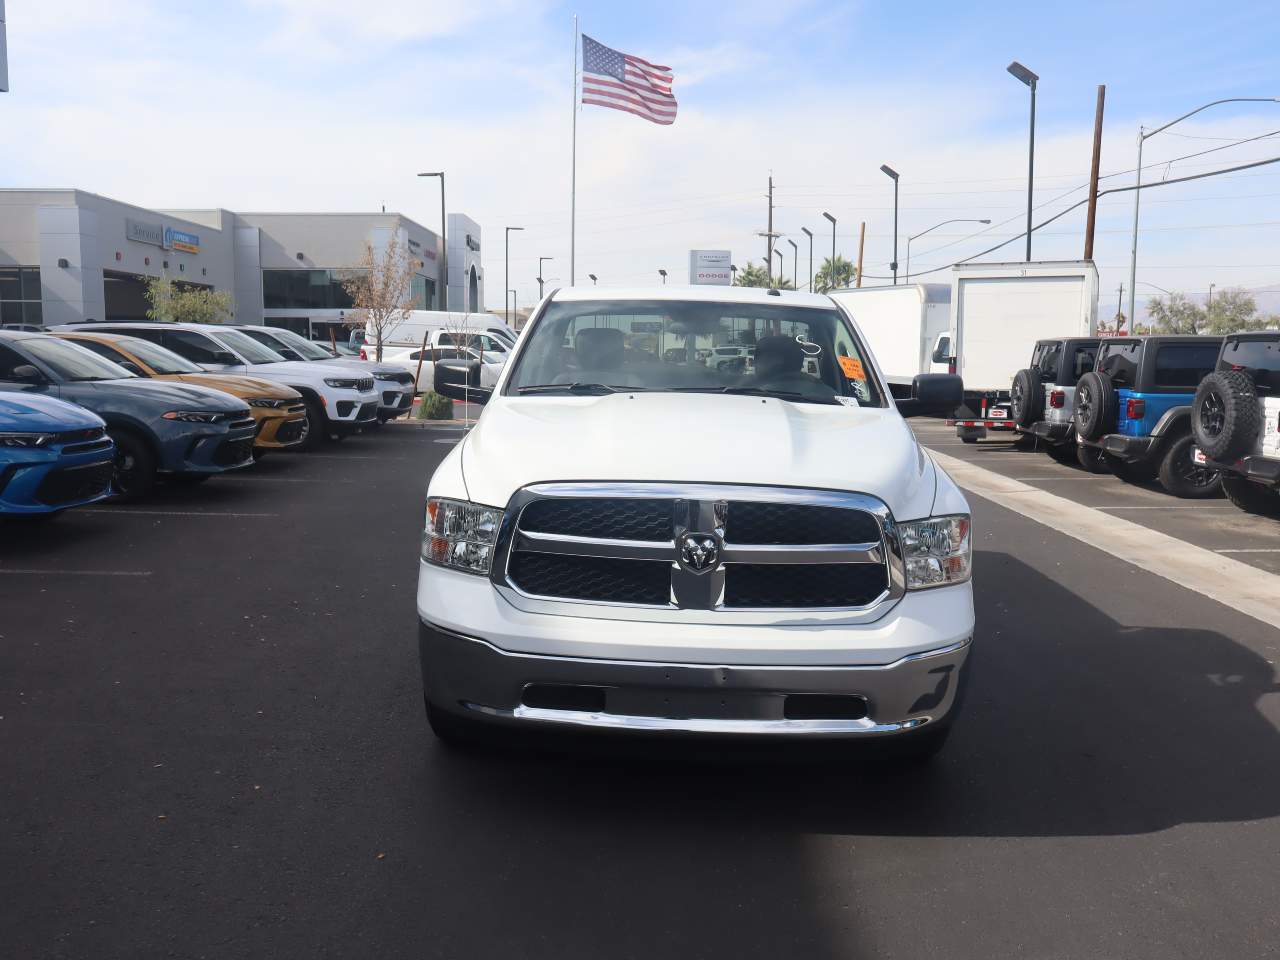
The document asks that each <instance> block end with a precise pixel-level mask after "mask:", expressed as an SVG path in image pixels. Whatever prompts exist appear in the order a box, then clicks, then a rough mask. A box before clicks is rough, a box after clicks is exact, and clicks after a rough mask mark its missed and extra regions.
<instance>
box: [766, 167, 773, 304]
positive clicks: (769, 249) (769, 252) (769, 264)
mask: <svg viewBox="0 0 1280 960" xmlns="http://www.w3.org/2000/svg"><path fill="white" fill-rule="evenodd" d="M764 268H765V269H766V270H767V271H769V279H770V280H772V279H773V174H770V175H769V225H768V226H767V227H765V238H764Z"/></svg>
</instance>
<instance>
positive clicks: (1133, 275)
mask: <svg viewBox="0 0 1280 960" xmlns="http://www.w3.org/2000/svg"><path fill="white" fill-rule="evenodd" d="M1220 103H1280V97H1227V98H1226V99H1223V100H1212V101H1210V102H1209V103H1206V104H1205V105H1204V106H1202V107H1196V108H1195V109H1194V110H1191V111H1188V112H1187V113H1184V114H1183V115H1182V116H1180V117H1176V118H1175V119H1173V120H1170V121H1169V122H1168V123H1166V124H1165V125H1164V126H1162V127H1156V128H1155V129H1154V130H1152V131H1151V132H1150V133H1147V132H1146V128H1144V127H1138V179H1137V189H1135V190H1134V191H1133V242H1132V244H1131V245H1130V248H1129V329H1130V330H1132V329H1133V311H1134V309H1135V301H1136V300H1137V297H1136V296H1134V290H1133V287H1134V284H1135V283H1136V282H1137V279H1138V201H1139V198H1140V197H1141V196H1142V144H1143V143H1144V142H1146V141H1147V140H1148V139H1149V138H1151V137H1154V136H1155V135H1156V134H1157V133H1159V132H1160V131H1161V130H1168V129H1169V128H1170V127H1172V126H1173V125H1174V124H1175V123H1181V122H1182V121H1183V120H1185V119H1187V117H1191V116H1195V115H1196V114H1197V113H1199V112H1200V111H1201V110H1208V109H1209V108H1210V107H1216V106H1217V105H1218V104H1220Z"/></svg>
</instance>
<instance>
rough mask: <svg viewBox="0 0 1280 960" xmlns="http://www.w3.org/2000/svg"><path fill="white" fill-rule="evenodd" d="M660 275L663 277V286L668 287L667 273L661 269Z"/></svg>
mask: <svg viewBox="0 0 1280 960" xmlns="http://www.w3.org/2000/svg"><path fill="white" fill-rule="evenodd" d="M658 275H659V276H660V277H662V285H663V286H664V287H665V286H666V285H667V271H665V270H661V269H660V270H659V271H658Z"/></svg>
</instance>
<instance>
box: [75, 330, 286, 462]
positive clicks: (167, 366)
mask: <svg viewBox="0 0 1280 960" xmlns="http://www.w3.org/2000/svg"><path fill="white" fill-rule="evenodd" d="M56 336H59V337H62V338H63V339H64V340H70V341H72V342H73V343H77V344H79V345H80V346H82V347H84V348H86V349H88V350H92V351H93V352H94V353H96V354H98V356H100V357H104V358H105V359H107V360H110V361H111V362H112V363H118V364H120V365H121V366H122V367H124V368H125V369H126V370H128V371H129V372H130V373H136V374H137V375H139V376H142V377H151V378H154V379H156V380H177V381H180V382H182V383H190V384H194V385H196V386H200V387H210V388H212V389H214V390H221V391H223V392H224V393H229V394H231V395H232V396H233V397H239V398H240V399H241V400H243V401H244V402H245V403H247V404H249V412H250V413H252V414H253V419H254V420H256V421H257V422H258V433H257V435H256V436H255V437H254V440H253V453H254V456H255V457H261V456H262V454H263V453H264V452H266V451H267V450H281V449H284V448H287V447H296V446H298V445H299V444H301V443H302V441H303V440H305V439H306V437H307V408H306V405H305V404H304V403H303V402H302V394H300V393H298V391H297V390H294V389H293V388H291V387H286V386H283V385H282V384H278V383H272V382H270V381H269V380H259V379H257V378H256V377H240V376H231V375H228V374H221V373H208V372H207V371H205V370H202V369H201V368H200V367H198V366H196V365H195V364H194V363H192V362H191V361H190V360H187V359H186V358H185V357H180V356H178V354H176V353H174V352H173V351H172V350H166V349H165V348H164V347H162V346H160V345H159V344H156V343H152V342H151V341H149V340H143V339H141V338H139V337H126V336H121V335H120V334H115V333H92V332H89V331H85V330H76V331H74V332H68V333H58V334H56Z"/></svg>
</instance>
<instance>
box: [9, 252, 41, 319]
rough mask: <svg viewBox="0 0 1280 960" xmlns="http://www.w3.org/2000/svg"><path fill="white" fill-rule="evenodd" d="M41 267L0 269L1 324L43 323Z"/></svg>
mask: <svg viewBox="0 0 1280 960" xmlns="http://www.w3.org/2000/svg"><path fill="white" fill-rule="evenodd" d="M42 313H43V311H42V310H41V307H40V268H39V267H0V324H4V325H6V326H9V325H14V326H17V325H19V324H31V325H35V326H38V325H40V323H41V315H42Z"/></svg>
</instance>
